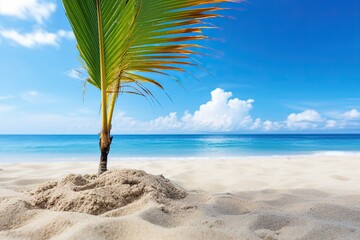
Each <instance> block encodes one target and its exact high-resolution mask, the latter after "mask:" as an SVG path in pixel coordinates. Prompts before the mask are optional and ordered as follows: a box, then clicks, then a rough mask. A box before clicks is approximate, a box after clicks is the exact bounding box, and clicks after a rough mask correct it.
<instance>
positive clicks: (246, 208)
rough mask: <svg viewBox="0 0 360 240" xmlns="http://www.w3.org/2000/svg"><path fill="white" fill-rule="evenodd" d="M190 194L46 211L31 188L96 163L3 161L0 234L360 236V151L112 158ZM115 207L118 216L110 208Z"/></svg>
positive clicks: (89, 168)
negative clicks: (93, 211)
mask: <svg viewBox="0 0 360 240" xmlns="http://www.w3.org/2000/svg"><path fill="white" fill-rule="evenodd" d="M109 168H110V169H124V168H131V169H142V170H145V171H146V172H148V173H151V174H155V175H158V174H162V175H164V176H165V177H166V178H168V179H170V180H172V181H173V182H174V183H175V184H178V185H179V186H181V187H182V188H184V189H186V190H187V191H188V192H189V194H188V196H187V197H186V198H184V199H180V200H171V199H170V200H169V201H167V202H164V203H159V202H157V201H151V200H149V201H143V200H139V201H133V202H132V203H131V204H130V205H128V206H125V207H123V208H120V209H117V210H116V214H115V217H109V214H108V215H106V213H105V214H102V215H97V216H95V215H90V214H86V213H77V212H60V211H52V210H45V209H39V208H36V207H34V206H33V205H32V204H31V203H32V200H31V196H30V195H29V194H28V191H29V190H31V189H34V188H36V187H37V185H38V184H41V183H45V182H47V181H49V180H57V179H60V178H63V177H65V176H66V175H67V174H70V173H76V174H80V173H81V174H85V173H89V174H91V173H95V172H96V170H97V163H96V162H81V163H76V162H62V163H34V164H30V163H16V164H10V163H6V164H2V163H0V169H1V170H0V239H49V238H51V239H155V240H158V239H360V156H346V157H345V156H337V157H329V156H326V157H325V156H322V157H321V156H316V157H277V158H247V159H232V160H229V159H227V160H205V159H204V160H167V161H165V160H161V161H153V160H152V161H145V160H144V161H126V162H123V161H116V162H115V161H113V162H111V160H110V165H109ZM110 215H111V214H110Z"/></svg>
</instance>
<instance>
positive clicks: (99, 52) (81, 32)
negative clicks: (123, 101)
mask: <svg viewBox="0 0 360 240" xmlns="http://www.w3.org/2000/svg"><path fill="white" fill-rule="evenodd" d="M223 2H235V1H234V0H63V4H64V8H65V11H66V14H67V17H68V19H69V21H70V24H71V26H72V28H73V30H74V34H75V37H76V40H77V48H78V50H79V52H80V56H81V58H82V59H83V61H84V63H83V64H84V68H85V69H86V70H87V72H88V74H89V79H88V82H89V83H91V84H92V85H94V86H95V87H97V88H98V89H100V90H101V93H102V100H101V101H102V104H101V107H102V110H101V112H102V132H101V141H100V145H101V149H105V148H106V147H109V146H110V142H111V140H110V129H111V120H112V115H113V111H114V107H115V103H116V100H117V97H118V93H119V92H124V93H131V94H137V95H140V96H146V95H149V96H153V95H152V93H151V91H150V90H149V89H148V88H147V87H146V85H144V84H145V83H146V84H151V85H155V86H157V87H159V88H160V89H164V88H163V86H162V85H161V84H160V83H159V82H158V81H156V79H152V78H149V77H148V73H155V74H158V75H166V76H170V77H172V76H171V74H170V73H169V71H183V72H184V71H185V70H184V67H185V66H189V65H190V66H194V65H197V63H196V64H194V63H193V61H192V58H190V57H189V56H190V55H194V54H198V52H197V51H196V50H195V49H199V50H200V49H201V45H198V43H197V42H199V41H200V40H203V39H207V38H208V37H207V36H205V35H204V34H203V32H202V30H203V29H205V28H210V27H209V26H208V25H207V24H205V23H204V22H203V20H204V19H208V18H214V17H218V16H219V15H218V14H217V13H216V12H217V11H220V10H223V8H220V7H219V5H218V4H219V3H223ZM153 75H154V74H152V76H153ZM172 78H173V79H175V78H174V77H172ZM175 80H176V81H178V80H177V79H175ZM178 82H179V81H178Z"/></svg>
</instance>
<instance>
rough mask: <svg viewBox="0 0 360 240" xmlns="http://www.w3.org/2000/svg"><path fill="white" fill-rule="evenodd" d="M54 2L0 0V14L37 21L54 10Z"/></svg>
mask: <svg viewBox="0 0 360 240" xmlns="http://www.w3.org/2000/svg"><path fill="white" fill-rule="evenodd" d="M55 10H56V4H55V3H53V2H49V1H41V0H1V1H0V15H3V16H10V17H16V18H19V19H24V20H26V19H34V20H35V21H36V22H38V23H43V21H44V20H46V19H47V18H49V16H50V15H51V14H52V13H53V12H55Z"/></svg>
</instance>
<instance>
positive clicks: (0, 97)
mask: <svg viewBox="0 0 360 240" xmlns="http://www.w3.org/2000/svg"><path fill="white" fill-rule="evenodd" d="M13 98H15V97H14V96H12V95H6V96H0V101H1V100H8V99H13Z"/></svg>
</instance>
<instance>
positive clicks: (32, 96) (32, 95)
mask: <svg viewBox="0 0 360 240" xmlns="http://www.w3.org/2000/svg"><path fill="white" fill-rule="evenodd" d="M40 95H41V94H40V93H39V92H38V91H35V90H30V91H27V92H24V93H23V94H21V98H22V99H24V100H25V101H26V102H29V103H36V102H38V101H40V100H41V96H40Z"/></svg>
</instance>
